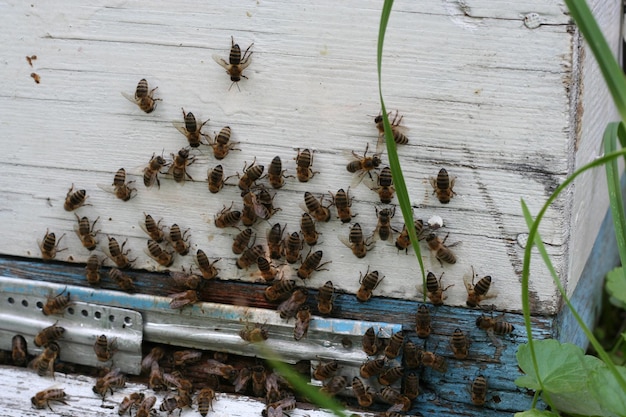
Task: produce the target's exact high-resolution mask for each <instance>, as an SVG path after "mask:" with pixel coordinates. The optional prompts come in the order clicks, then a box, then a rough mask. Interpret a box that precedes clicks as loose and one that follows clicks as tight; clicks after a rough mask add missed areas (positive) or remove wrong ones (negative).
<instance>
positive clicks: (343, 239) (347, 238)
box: [337, 235, 352, 249]
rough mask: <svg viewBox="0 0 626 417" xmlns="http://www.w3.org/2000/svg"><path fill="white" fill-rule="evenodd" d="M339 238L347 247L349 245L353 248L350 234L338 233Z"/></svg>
mask: <svg viewBox="0 0 626 417" xmlns="http://www.w3.org/2000/svg"><path fill="white" fill-rule="evenodd" d="M337 239H339V241H340V242H341V243H343V244H344V245H346V246H347V247H349V248H350V249H352V243H350V238H349V237H348V236H345V235H337Z"/></svg>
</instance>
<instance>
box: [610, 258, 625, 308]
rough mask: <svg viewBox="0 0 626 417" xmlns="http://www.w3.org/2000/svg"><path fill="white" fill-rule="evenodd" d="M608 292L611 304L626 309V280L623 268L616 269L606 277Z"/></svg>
mask: <svg viewBox="0 0 626 417" xmlns="http://www.w3.org/2000/svg"><path fill="white" fill-rule="evenodd" d="M606 291H607V292H608V293H609V296H610V297H611V298H610V301H611V304H613V305H614V306H616V307H618V308H626V280H625V279H624V269H623V268H622V267H618V268H615V269H613V270H612V271H610V272H609V273H608V274H607V275H606Z"/></svg>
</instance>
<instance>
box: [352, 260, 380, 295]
mask: <svg viewBox="0 0 626 417" xmlns="http://www.w3.org/2000/svg"><path fill="white" fill-rule="evenodd" d="M383 279H385V277H384V276H383V277H382V278H379V276H378V271H372V272H369V267H368V268H367V271H366V272H365V276H364V275H363V274H362V273H359V284H361V286H360V287H359V289H358V291H357V293H356V299H357V300H358V301H360V302H365V301H368V300H369V299H370V298H372V291H374V290H375V289H376V288H377V287H378V286H379V285H380V283H381V282H382V280H383Z"/></svg>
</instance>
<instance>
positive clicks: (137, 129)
mask: <svg viewBox="0 0 626 417" xmlns="http://www.w3.org/2000/svg"><path fill="white" fill-rule="evenodd" d="M459 5H461V6H463V7H461V6H459ZM508 5H509V6H510V8H508V9H507V8H503V9H502V10H500V9H499V8H498V9H494V8H493V6H492V5H491V4H490V3H489V2H480V1H477V2H474V3H473V4H466V3H461V2H459V3H454V2H443V3H442V2H434V1H431V2H427V3H424V4H420V5H419V8H418V5H412V4H408V3H407V4H405V3H398V4H397V5H396V8H395V9H394V12H393V14H392V18H391V21H390V26H389V32H388V34H387V43H386V46H385V58H384V62H383V73H384V76H383V79H384V93H385V96H386V100H387V105H388V107H389V108H391V109H398V110H399V111H400V112H401V114H403V115H404V120H403V123H404V124H406V126H407V127H408V128H409V129H410V130H409V138H410V140H411V142H410V143H409V145H407V146H404V147H401V148H400V150H399V152H400V157H401V162H402V164H403V167H404V169H405V172H406V179H407V185H408V187H409V190H410V193H411V198H412V201H413V204H414V206H415V215H416V217H418V218H424V219H427V218H429V217H430V216H431V215H434V214H437V215H440V216H442V217H443V218H444V221H445V224H446V229H445V232H450V239H449V242H455V241H460V242H463V243H462V244H461V245H459V246H457V247H455V252H456V253H457V256H458V259H459V262H458V263H457V264H456V265H454V266H452V267H449V266H446V267H445V268H444V270H445V271H446V280H448V281H449V282H451V283H452V282H456V285H455V286H454V287H453V288H451V290H450V295H449V300H448V301H449V302H450V303H451V304H453V305H462V304H463V303H464V299H465V289H464V287H463V285H461V278H462V276H463V274H465V273H467V272H468V271H469V270H470V266H472V265H473V266H474V267H475V268H476V269H477V271H478V272H479V273H480V274H482V275H486V274H490V275H492V276H493V277H494V290H497V291H498V293H499V296H498V298H497V299H496V300H495V304H496V307H497V308H498V309H507V310H511V311H519V310H520V308H521V307H520V303H519V296H518V295H517V294H518V293H519V288H520V286H519V282H518V281H519V273H520V271H521V258H522V251H523V249H522V248H521V247H519V246H518V245H517V243H516V238H517V236H518V234H520V233H523V232H524V231H525V229H526V228H525V225H524V222H523V219H522V217H521V216H520V213H521V210H520V207H519V201H520V198H524V199H525V200H526V201H527V202H528V203H529V205H530V209H531V212H533V213H536V212H537V211H538V209H539V207H540V205H541V204H542V202H543V201H544V200H545V198H546V197H547V195H549V193H550V192H551V190H553V189H554V188H555V187H556V186H557V185H558V184H559V183H560V182H561V181H562V180H563V178H564V176H565V175H566V174H567V173H568V172H569V170H570V167H571V163H570V162H571V157H572V155H571V154H568V153H567V152H566V150H567V149H568V147H569V143H570V142H571V135H570V134H569V131H570V130H571V129H572V128H573V127H572V126H571V120H570V113H571V111H572V109H571V108H570V97H569V91H570V88H569V87H570V83H571V82H572V71H573V62H572V59H573V58H572V51H571V45H572V32H571V26H570V25H569V23H568V22H569V19H568V17H567V15H566V14H565V13H564V9H563V5H562V4H561V3H558V2H554V3H550V4H548V5H543V4H542V3H541V2H537V3H534V4H532V5H525V7H529V9H527V10H526V11H522V10H520V9H519V6H517V5H516V4H515V3H510V4H508ZM531 6H532V7H531ZM6 7H7V13H5V19H7V18H10V19H11V22H10V23H9V24H7V25H5V26H7V28H8V29H7V30H6V31H5V32H4V33H3V35H2V36H3V37H4V40H5V43H6V44H7V45H8V46H7V51H6V52H5V54H6V55H5V56H6V58H5V61H6V63H7V64H6V65H5V66H3V67H2V68H0V75H2V80H3V81H2V83H4V86H5V88H3V93H2V95H0V109H1V110H2V111H3V114H6V115H7V117H6V118H4V120H3V122H2V124H1V125H0V126H1V129H2V131H1V132H2V137H4V138H7V139H5V149H4V152H3V153H2V156H0V164H1V165H2V166H1V168H2V171H3V173H4V174H5V175H4V176H3V178H2V179H0V192H2V195H3V196H4V198H3V200H2V207H1V211H0V221H1V222H2V225H3V226H2V227H3V232H4V235H6V236H12V239H10V240H9V239H7V240H5V241H3V242H0V252H2V253H5V254H10V255H17V256H28V257H35V258H36V257H39V256H40V253H39V251H38V248H37V244H36V242H37V239H41V238H42V236H43V234H44V232H45V230H46V228H50V230H51V231H54V232H55V233H56V234H57V235H58V236H59V235H61V234H62V233H66V234H67V236H66V238H65V239H64V241H63V242H62V247H68V250H67V251H64V252H60V253H59V259H63V260H69V261H72V262H85V260H86V258H87V256H88V253H87V251H85V250H84V249H83V248H82V247H80V244H79V242H78V240H77V238H76V236H75V235H74V233H73V231H72V228H73V225H74V222H75V219H74V217H73V215H72V214H70V213H67V212H65V211H64V210H63V209H62V202H63V199H64V198H65V193H66V191H67V189H68V188H69V186H70V185H71V184H72V183H74V184H75V185H76V186H77V187H78V188H85V189H86V190H87V193H88V195H89V198H88V201H89V202H90V204H92V205H91V206H86V207H83V208H81V209H79V210H78V212H79V214H80V215H81V216H82V215H87V216H89V217H90V218H93V219H95V218H96V217H97V216H100V219H101V220H100V227H101V228H102V233H103V234H108V235H111V236H115V237H117V238H120V239H121V240H124V239H125V238H128V245H127V247H129V248H131V250H132V254H133V256H137V257H138V258H139V259H138V261H137V262H136V263H135V265H134V267H135V268H139V269H147V270H153V269H156V266H155V263H154V262H153V261H152V260H151V259H149V258H148V257H146V256H145V255H144V253H143V248H144V247H145V245H146V237H145V235H144V234H143V232H142V231H141V229H140V228H139V227H138V222H139V221H140V220H141V219H142V216H143V214H142V213H143V212H144V211H145V212H148V213H150V214H152V215H153V216H155V217H156V218H161V217H162V218H164V223H165V224H167V225H171V224H172V223H174V222H176V223H178V224H179V225H180V226H181V227H183V228H190V229H191V241H192V247H193V250H194V251H195V249H196V248H202V249H203V250H205V251H206V252H207V253H208V254H209V255H210V256H211V257H221V258H223V260H222V262H221V267H222V277H223V278H226V279H234V280H245V281H251V280H254V278H253V277H250V272H249V271H246V272H242V271H238V270H237V269H236V268H234V266H233V264H234V258H233V255H232V254H230V252H229V247H230V241H231V238H232V236H233V235H234V232H233V231H231V230H227V231H223V230H219V229H216V228H215V227H214V225H213V224H212V219H213V216H214V214H215V213H217V212H218V211H219V210H220V209H221V208H222V207H223V205H224V204H226V205H230V203H231V202H232V201H235V202H236V203H235V204H236V205H238V204H240V203H239V200H240V197H239V190H238V189H237V188H236V187H233V186H227V187H225V189H224V190H223V191H222V192H220V193H219V194H217V195H211V194H209V193H208V192H207V190H206V182H203V180H205V178H206V171H207V169H208V168H210V167H213V166H215V165H216V164H217V161H215V160H214V158H213V156H212V155H210V154H209V150H208V148H206V147H202V148H200V151H199V152H197V161H196V163H194V165H192V166H191V167H190V169H189V172H190V174H191V175H192V176H193V178H194V179H195V180H196V181H197V182H193V183H187V184H186V185H185V186H183V187H180V186H178V184H175V183H173V181H171V179H167V178H164V179H163V181H162V185H161V188H160V189H156V188H153V189H150V190H147V189H145V188H144V187H143V186H142V185H140V186H139V187H138V188H139V190H138V191H139V192H138V195H137V197H136V198H135V199H133V200H131V201H129V202H126V203H123V202H121V201H119V200H116V199H115V198H114V197H113V196H112V195H111V194H108V193H106V192H104V191H102V190H101V189H99V188H98V187H97V184H107V183H109V184H110V182H111V181H112V177H113V174H114V173H115V171H116V170H117V169H118V168H120V167H125V168H126V169H127V171H128V172H129V173H131V174H132V173H134V174H135V175H134V176H132V175H131V178H132V179H136V180H138V182H141V178H140V177H139V176H140V174H141V171H142V168H143V166H145V164H147V162H148V160H149V158H150V157H151V155H153V153H157V154H160V153H161V152H164V154H165V155H166V156H169V154H170V153H172V152H177V151H178V149H180V148H181V147H183V146H185V145H186V141H185V138H184V137H183V136H182V135H181V134H180V133H179V132H178V131H177V130H176V129H174V127H173V126H172V124H171V121H173V120H182V114H181V110H180V108H181V107H184V108H185V110H186V111H192V112H194V114H195V115H196V117H197V118H198V119H199V120H202V121H204V120H206V119H207V118H210V119H211V120H210V122H209V123H208V125H207V126H206V127H205V131H206V132H207V133H209V132H210V133H212V132H214V131H218V130H219V129H220V128H222V127H223V126H225V125H230V126H231V128H232V129H233V138H232V139H233V140H234V141H237V142H241V143H240V146H239V147H240V148H242V151H240V152H232V153H231V155H229V156H228V157H227V159H225V160H224V161H223V164H224V167H225V172H226V174H227V175H232V174H234V173H235V172H236V171H239V172H241V169H242V167H243V165H244V162H248V163H250V162H251V161H252V160H253V159H254V157H256V158H257V162H258V163H260V164H264V165H267V164H269V162H270V161H271V159H272V158H273V157H274V156H275V155H280V156H281V157H282V159H283V163H284V164H285V165H286V168H287V173H288V174H293V173H294V167H295V166H294V161H293V158H294V157H295V155H296V148H312V149H315V150H316V153H315V162H314V169H316V170H319V171H320V174H318V175H316V176H315V178H314V179H313V180H312V181H311V182H310V183H308V184H301V183H297V182H296V181H295V180H294V179H290V180H288V182H287V185H286V186H285V188H284V189H282V190H279V192H278V193H277V196H276V200H275V203H276V205H277V206H278V207H281V208H282V211H281V212H279V213H277V214H276V215H275V216H274V217H273V218H272V219H271V222H272V223H274V222H280V223H282V224H285V223H286V224H287V225H288V226H287V228H288V230H289V231H294V230H296V228H297V224H298V222H299V218H300V214H301V212H302V210H301V208H300V202H301V201H302V198H303V197H302V196H303V191H305V190H310V191H312V192H315V193H317V194H318V195H319V193H325V192H328V191H329V190H331V191H333V192H335V191H336V190H337V189H339V188H347V186H348V185H349V184H350V183H351V181H352V176H351V175H350V174H349V173H348V172H347V171H346V169H345V165H346V163H347V162H348V161H349V158H347V157H346V153H347V154H349V153H350V151H352V150H355V151H357V152H359V153H360V152H362V151H363V150H364V148H365V145H366V144H367V143H369V144H370V146H371V147H373V146H374V143H375V141H376V137H377V131H376V129H375V127H374V123H373V121H372V120H373V116H374V115H376V114H377V113H378V110H377V109H378V107H379V106H378V103H377V91H376V71H375V47H376V35H377V31H378V20H379V13H380V10H379V7H380V6H379V4H378V3H375V2H373V3H362V2H355V3H354V4H348V3H346V4H342V5H335V4H334V3H316V4H315V5H309V4H300V3H292V2H259V3H257V4H250V5H246V6H242V5H240V4H238V3H220V4H219V5H217V4H216V5H215V6H213V7H212V6H211V5H203V6H202V7H199V6H198V4H197V3H195V2H183V3H176V4H175V5H173V4H169V3H167V2H157V3H154V2H151V3H150V4H148V3H142V2H102V3H97V4H93V5H90V6H85V5H83V4H81V3H79V2H76V3H72V2H67V3H66V4H65V6H64V7H63V9H62V11H61V10H60V9H58V8H52V7H50V6H48V5H41V4H33V5H32V6H31V5H30V4H20V3H19V2H15V3H10V4H7V5H6ZM468 7H469V8H468ZM533 9H534V10H533ZM528 10H531V11H534V12H536V13H538V14H539V15H540V16H542V19H544V20H543V21H544V22H545V23H546V24H544V25H541V26H539V27H538V28H535V29H530V28H528V27H526V26H524V20H523V19H524V15H525V14H526V13H528ZM355 21H357V22H359V25H356V27H355V25H354V24H353V23H352V22H355ZM231 35H233V36H234V37H235V40H236V41H237V42H239V43H240V44H241V45H242V46H243V47H247V46H248V45H249V44H250V43H252V42H254V46H253V48H252V50H253V51H254V53H253V55H252V64H251V65H250V67H249V68H248V69H247V70H246V73H245V74H246V75H247V76H248V77H249V79H247V80H245V79H244V80H243V81H242V82H241V83H239V84H240V87H241V91H237V88H236V87H233V88H232V89H231V90H230V91H229V90H228V88H229V86H230V81H229V79H228V77H227V75H226V74H224V70H223V69H222V68H221V67H220V66H218V65H217V64H215V62H213V60H212V59H211V55H212V54H219V55H220V56H223V57H226V56H227V55H228V50H229V47H230V39H229V38H230V36H231ZM32 54H35V55H37V60H35V61H33V67H32V68H31V67H29V65H28V63H27V62H26V60H25V56H27V55H29V56H30V55H32ZM31 72H36V73H37V74H39V75H40V76H41V83H40V84H35V83H34V82H33V80H32V79H31V78H30V76H29V74H30V73H31ZM143 77H145V78H147V79H148V81H149V83H150V85H151V86H152V87H155V86H158V87H159V89H158V90H157V94H156V96H157V97H159V98H162V99H163V101H162V102H159V103H158V108H157V110H156V111H155V112H154V113H151V114H148V115H146V114H144V113H142V112H141V111H140V110H139V109H138V108H137V107H136V106H134V105H133V104H132V103H129V102H128V101H126V100H125V99H124V98H123V97H122V96H121V95H120V91H125V92H127V93H132V92H133V90H134V88H135V86H136V83H137V81H138V80H139V79H140V78H143ZM8 138H10V139H8ZM33 145H34V146H33ZM383 159H385V158H384V157H383ZM441 167H446V168H447V169H448V171H449V172H450V173H451V174H452V175H454V176H456V177H457V181H456V186H455V191H456V192H457V196H456V197H455V198H454V199H453V200H452V202H451V203H450V204H449V205H448V206H443V205H441V204H440V203H439V202H438V201H437V200H436V199H435V198H434V196H433V195H432V194H431V191H432V190H431V187H430V185H429V184H428V178H429V177H430V176H433V175H436V173H437V171H438V170H439V168H441ZM231 181H232V180H231ZM351 193H352V194H353V195H354V197H355V201H354V206H353V209H354V211H355V212H356V213H359V216H358V217H357V218H355V221H356V220H358V221H359V223H360V224H361V225H362V226H363V227H364V229H365V231H366V233H368V234H371V233H372V231H373V230H374V228H375V226H376V218H375V211H374V205H375V204H376V202H377V196H376V195H375V194H374V193H373V192H372V191H370V190H369V189H367V188H366V187H365V186H364V185H360V186H359V187H357V188H355V189H352V190H351ZM26 207H27V209H26ZM570 210H571V201H570V200H569V199H568V198H562V199H560V200H559V201H558V202H557V204H556V205H555V206H554V208H552V209H551V210H550V211H549V213H548V216H547V218H546V221H545V223H544V227H543V228H542V236H543V238H544V239H545V241H546V243H548V244H549V251H550V253H551V254H552V255H553V256H554V262H555V266H556V267H557V270H558V271H559V272H560V274H561V275H563V276H567V274H568V269H567V259H569V258H568V256H567V252H566V251H567V250H571V248H570V246H568V236H569V235H568V233H567V224H568V221H567V219H568V218H569V217H568V213H570ZM581 215H582V214H581ZM393 224H394V226H395V227H397V228H400V225H401V221H400V219H399V216H398V217H396V218H395V219H394V220H393ZM266 227H267V226H266V225H265V224H264V223H261V224H258V225H257V226H256V229H257V230H258V236H259V241H260V242H262V241H263V236H264V233H265V229H266ZM320 230H321V232H322V233H323V235H322V240H323V243H322V244H321V248H322V249H323V250H324V254H325V255H324V259H325V260H332V261H333V263H332V264H331V270H330V271H329V272H320V273H316V274H314V275H313V278H312V279H311V281H310V283H307V285H310V286H312V287H318V286H319V285H321V284H322V283H323V282H325V281H326V280H328V279H331V278H332V279H333V281H336V283H337V285H339V287H340V288H342V289H345V290H348V291H351V292H354V291H356V290H357V288H358V271H365V270H366V269H367V267H368V266H372V267H373V268H376V269H378V270H380V271H381V272H382V273H384V274H385V275H386V276H387V278H386V280H385V283H384V285H381V287H380V288H379V289H378V291H380V293H381V294H384V295H387V296H391V297H399V296H402V297H405V298H415V297H417V291H416V288H415V287H416V284H417V282H418V281H419V276H418V275H419V274H418V273H417V272H416V262H415V259H414V258H413V257H412V256H405V255H404V254H398V253H397V251H396V249H395V248H394V247H393V246H391V245H387V244H385V243H384V242H379V243H378V244H377V245H376V248H375V249H374V250H373V251H372V252H370V254H368V256H367V257H366V258H364V259H362V260H357V259H356V258H355V257H354V256H352V254H351V252H350V250H349V249H348V248H346V247H345V246H343V244H342V243H341V242H340V241H339V240H338V239H337V235H341V234H343V235H347V233H348V227H347V226H346V225H342V224H340V223H339V222H338V221H336V220H333V221H331V222H330V223H328V224H324V225H321V226H320ZM100 240H101V242H100V243H101V245H102V243H103V242H104V241H105V238H104V236H101V237H100ZM423 251H424V253H425V257H424V258H425V261H426V266H427V268H428V269H431V270H434V271H436V272H439V271H440V270H441V267H440V266H439V265H438V263H437V262H436V261H435V262H433V260H432V259H431V256H430V255H429V253H428V250H427V249H426V247H423ZM190 263H191V261H190V260H189V259H187V258H185V259H178V260H177V261H176V263H175V265H174V268H180V267H181V266H182V265H189V264H190ZM545 272H546V271H545V270H544V268H543V267H542V266H540V265H539V264H538V263H536V264H535V265H534V269H533V280H532V284H531V286H532V291H533V311H534V312H535V313H551V312H554V311H555V310H556V308H557V307H558V297H557V296H556V294H555V290H554V286H553V284H552V283H551V281H550V280H548V279H545V278H544V277H546V276H547V275H546V273H545Z"/></svg>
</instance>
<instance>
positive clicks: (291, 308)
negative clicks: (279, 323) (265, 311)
mask: <svg viewBox="0 0 626 417" xmlns="http://www.w3.org/2000/svg"><path fill="white" fill-rule="evenodd" d="M308 296H309V292H308V291H307V289H306V288H304V287H299V288H296V289H295V290H293V292H292V293H291V295H290V296H289V298H288V299H287V300H285V301H283V302H282V303H280V305H279V306H278V308H277V309H276V311H277V312H278V313H279V314H280V318H281V319H283V320H289V319H290V318H292V317H295V315H296V313H297V312H298V310H299V309H300V307H301V306H302V305H304V303H306V300H307V297H308Z"/></svg>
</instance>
